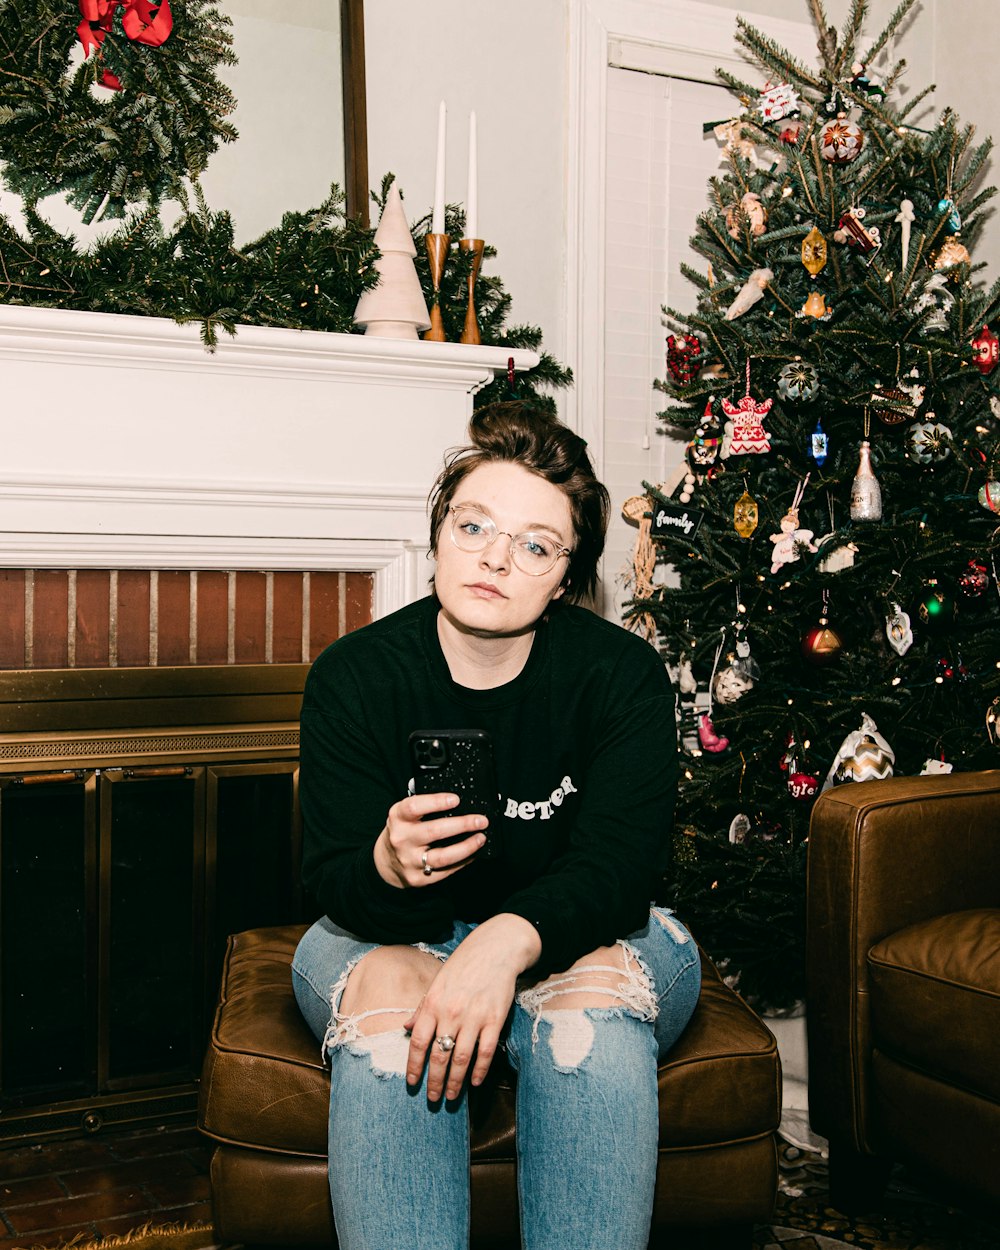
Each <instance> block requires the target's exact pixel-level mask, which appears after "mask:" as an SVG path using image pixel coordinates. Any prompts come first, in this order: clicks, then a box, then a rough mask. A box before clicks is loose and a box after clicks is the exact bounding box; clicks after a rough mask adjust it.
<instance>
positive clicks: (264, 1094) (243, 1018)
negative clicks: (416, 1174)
mask: <svg viewBox="0 0 1000 1250" xmlns="http://www.w3.org/2000/svg"><path fill="white" fill-rule="evenodd" d="M304 931H305V926H298V925H296V926H287V927H283V928H273V929H255V930H251V931H250V932H247V933H240V934H237V935H236V936H235V937H232V938H230V940H229V948H228V951H227V954H226V961H225V965H224V967H223V972H222V986H221V990H220V998H219V1006H218V1010H217V1012H216V1016H215V1023H214V1027H213V1030H212V1036H211V1040H210V1044H209V1048H208V1052H207V1054H206V1056H205V1066H204V1071H203V1075H202V1083H201V1096H200V1106H199V1115H198V1122H199V1126H200V1128H201V1130H202V1132H203V1133H205V1134H206V1135H207V1136H209V1137H211V1138H212V1139H214V1140H215V1141H216V1142H218V1143H219V1144H218V1147H217V1148H216V1150H215V1153H214V1155H213V1158H212V1192H213V1202H214V1208H215V1232H216V1236H217V1237H218V1239H219V1241H220V1242H222V1243H233V1242H239V1243H242V1244H244V1245H288V1246H293V1245H314V1246H320V1245H322V1246H336V1236H335V1233H334V1229H333V1217H332V1215H331V1212H330V1197H329V1191H328V1188H327V1160H326V1132H327V1109H328V1102H329V1088H330V1084H329V1078H328V1075H327V1069H326V1066H325V1064H324V1063H323V1061H322V1059H321V1056H320V1048H319V1043H318V1042H317V1041H316V1039H315V1038H314V1037H313V1035H312V1033H311V1032H310V1031H309V1029H308V1028H307V1027H306V1025H305V1023H304V1022H303V1020H302V1018H301V1017H300V1015H299V1011H298V1007H297V1006H296V1003H295V998H294V996H293V994H292V985H291V973H290V964H291V960H292V955H293V952H294V950H295V947H296V945H297V943H298V940H299V938H300V937H301V935H302V933H303V932H304ZM702 962H703V977H704V980H703V986H702V992H701V999H700V1001H699V1004H698V1007H697V1008H696V1010H695V1014H694V1016H693V1017H692V1020H691V1023H690V1024H689V1025H688V1027H687V1029H686V1031H685V1033H684V1035H683V1036H682V1037H681V1039H680V1041H679V1042H678V1043H677V1045H676V1046H675V1047H674V1049H673V1050H672V1051H671V1053H670V1055H669V1057H668V1059H667V1061H666V1062H665V1063H664V1064H663V1065H662V1066H661V1068H660V1074H659V1087H660V1147H659V1163H658V1168H657V1185H656V1200H655V1207H654V1213H653V1236H652V1239H651V1242H650V1245H651V1246H676V1247H678V1250H681V1248H682V1247H683V1250H690V1248H692V1247H694V1246H696V1245H704V1246H718V1247H722V1246H733V1247H736V1246H746V1247H749V1244H750V1236H751V1231H752V1226H753V1224H754V1223H755V1222H758V1221H766V1220H767V1219H768V1218H769V1216H770V1213H771V1210H772V1207H773V1203H774V1197H775V1193H776V1189H777V1157H776V1149H775V1131H776V1129H777V1127H778V1120H779V1118H780V1113H781V1069H780V1065H779V1060H778V1052H777V1046H776V1044H775V1041H774V1038H773V1036H772V1035H771V1033H770V1032H769V1031H768V1030H767V1029H766V1028H765V1026H764V1025H763V1024H762V1023H761V1021H760V1020H759V1019H758V1017H757V1016H756V1015H755V1014H754V1013H753V1011H751V1009H750V1008H749V1007H748V1006H747V1005H746V1004H745V1003H744V1002H743V1000H742V999H741V998H740V997H739V996H738V995H737V994H735V993H734V992H733V991H732V990H730V989H729V988H728V987H727V986H726V985H725V984H724V983H723V981H722V980H721V978H720V977H719V974H718V973H717V972H716V970H715V968H714V966H713V965H712V964H711V962H710V961H709V960H707V959H706V958H705V957H704V956H703V958H702ZM494 1066H495V1067H496V1066H497V1065H494ZM513 1080H514V1078H513V1074H512V1073H511V1072H510V1071H509V1070H501V1071H500V1074H499V1076H498V1077H497V1079H495V1080H492V1081H488V1082H487V1083H486V1084H485V1085H484V1086H482V1087H481V1088H480V1089H478V1090H476V1091H475V1092H474V1094H473V1096H472V1098H471V1100H470V1114H471V1116H472V1129H473V1137H472V1245H473V1246H474V1247H475V1250H493V1248H496V1250H500V1248H502V1250H510V1248H511V1247H516V1246H517V1245H518V1230H517V1185H516V1179H515V1151H514V1097H513Z"/></svg>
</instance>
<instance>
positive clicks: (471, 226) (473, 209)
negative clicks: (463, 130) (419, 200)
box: [465, 113, 479, 239]
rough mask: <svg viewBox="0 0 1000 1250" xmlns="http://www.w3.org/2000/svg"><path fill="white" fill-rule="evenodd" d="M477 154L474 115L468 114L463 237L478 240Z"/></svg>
mask: <svg viewBox="0 0 1000 1250" xmlns="http://www.w3.org/2000/svg"><path fill="white" fill-rule="evenodd" d="M478 160H479V154H478V152H477V140H476V115H475V113H470V114H469V193H468V195H467V196H466V198H465V237H466V238H467V239H478V238H479V235H478V234H477V233H476V231H477V230H478V228H479V220H478V214H479V203H478V200H479V170H478Z"/></svg>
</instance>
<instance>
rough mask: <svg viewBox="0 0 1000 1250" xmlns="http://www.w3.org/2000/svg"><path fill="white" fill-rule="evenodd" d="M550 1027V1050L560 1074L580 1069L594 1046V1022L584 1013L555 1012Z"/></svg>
mask: <svg viewBox="0 0 1000 1250" xmlns="http://www.w3.org/2000/svg"><path fill="white" fill-rule="evenodd" d="M545 1019H546V1021H547V1023H548V1025H549V1039H548V1040H549V1050H550V1051H551V1052H552V1062H553V1063H554V1064H555V1066H556V1070H557V1071H559V1072H566V1071H571V1070H573V1069H575V1068H578V1067H579V1066H580V1064H581V1063H583V1061H584V1059H586V1058H587V1056H588V1055H589V1054H590V1052H591V1050H592V1049H593V1046H594V1022H593V1021H592V1020H591V1019H590V1017H589V1016H588V1015H587V1014H586V1012H583V1011H554V1012H553V1013H552V1014H551V1015H548V1016H546V1017H545Z"/></svg>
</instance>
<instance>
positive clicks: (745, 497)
mask: <svg viewBox="0 0 1000 1250" xmlns="http://www.w3.org/2000/svg"><path fill="white" fill-rule="evenodd" d="M759 517H760V514H759V512H758V510H757V500H756V499H754V497H753V495H751V494H750V492H749V491H748V490H746V489H744V491H743V494H742V495H740V497H739V499H737V501H736V503H735V505H734V506H733V526H734V527H735V529H736V532H737V534H739V536H740V538H749V537H750V535H751V534H752V533H753V532H754V530H755V529H756V528H757V521H758V520H759Z"/></svg>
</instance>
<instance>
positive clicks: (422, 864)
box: [420, 851, 454, 1044]
mask: <svg viewBox="0 0 1000 1250" xmlns="http://www.w3.org/2000/svg"><path fill="white" fill-rule="evenodd" d="M420 867H421V868H422V869H423V870H424V876H425V877H429V876H430V875H431V873H432V872H433V871H434V869H433V868H432V867H431V866H430V864H429V863H428V862H427V852H426V851H424V853H423V855H421V856H420ZM453 1044H454V1043H453Z"/></svg>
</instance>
